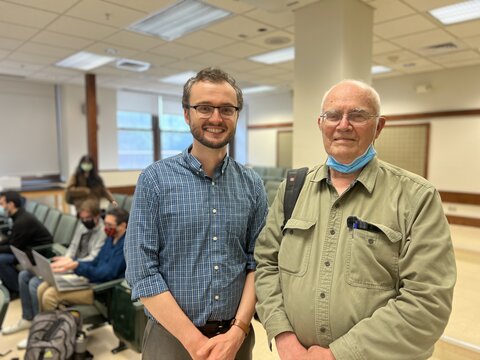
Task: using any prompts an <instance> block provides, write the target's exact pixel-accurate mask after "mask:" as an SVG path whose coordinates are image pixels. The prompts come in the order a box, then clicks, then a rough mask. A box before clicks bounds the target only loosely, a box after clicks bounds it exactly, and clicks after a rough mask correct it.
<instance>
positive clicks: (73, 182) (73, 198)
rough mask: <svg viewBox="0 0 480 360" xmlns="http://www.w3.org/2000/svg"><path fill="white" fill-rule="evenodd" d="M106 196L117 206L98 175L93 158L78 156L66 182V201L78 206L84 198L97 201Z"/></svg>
mask: <svg viewBox="0 0 480 360" xmlns="http://www.w3.org/2000/svg"><path fill="white" fill-rule="evenodd" d="M102 198H106V199H107V200H108V201H109V202H110V203H112V204H113V205H114V206H117V205H118V204H117V203H116V201H115V199H114V198H113V195H112V193H111V192H110V191H109V190H108V189H107V188H106V187H105V184H104V183H103V179H102V178H101V177H100V175H98V169H97V167H96V166H95V162H94V161H93V158H92V157H91V156H89V155H84V156H82V157H81V158H80V161H79V163H78V166H77V169H76V170H75V173H74V174H73V175H72V176H71V177H70V179H69V180H68V182H67V186H66V192H65V200H66V202H67V203H69V204H72V205H75V208H77V210H78V206H79V205H80V204H81V203H82V202H83V201H85V200H86V199H96V200H97V201H98V202H100V201H101V199H102Z"/></svg>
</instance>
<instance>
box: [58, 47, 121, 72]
mask: <svg viewBox="0 0 480 360" xmlns="http://www.w3.org/2000/svg"><path fill="white" fill-rule="evenodd" d="M114 60H115V58H114V57H112V56H103V55H97V54H93V53H89V52H86V51H80V52H78V53H76V54H74V55H72V56H69V57H67V58H66V59H63V60H61V61H59V62H57V63H56V64H55V65H56V66H61V67H66V68H72V69H78V70H85V71H88V70H92V69H95V68H97V67H100V66H102V65H105V64H108V63H109V62H112V61H114Z"/></svg>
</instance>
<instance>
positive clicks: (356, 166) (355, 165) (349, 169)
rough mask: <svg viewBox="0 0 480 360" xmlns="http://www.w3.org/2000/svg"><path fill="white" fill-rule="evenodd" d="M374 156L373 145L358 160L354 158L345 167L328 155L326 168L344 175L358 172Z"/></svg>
mask: <svg viewBox="0 0 480 360" xmlns="http://www.w3.org/2000/svg"><path fill="white" fill-rule="evenodd" d="M376 154H377V152H376V151H375V149H374V148H373V145H372V144H370V146H369V147H368V149H367V151H365V152H364V153H363V155H360V156H359V157H358V158H356V159H355V160H353V161H352V162H351V163H350V164H347V165H345V164H342V163H339V162H338V161H337V160H335V159H334V158H333V157H332V156H330V155H328V159H327V166H329V167H331V168H332V169H335V170H337V171H338V172H341V173H344V174H350V173H353V172H355V171H357V170H360V169H361V168H362V167H364V166H365V165H367V164H368V163H369V162H370V160H372V159H373V158H374V156H375V155H376Z"/></svg>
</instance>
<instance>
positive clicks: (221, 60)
mask: <svg viewBox="0 0 480 360" xmlns="http://www.w3.org/2000/svg"><path fill="white" fill-rule="evenodd" d="M187 60H188V61H193V62H194V63H198V64H203V65H205V66H219V65H222V64H225V63H228V62H232V61H233V60H235V58H234V57H232V56H227V55H222V54H217V53H214V52H207V53H203V54H200V55H195V56H192V57H189V58H188V59H187Z"/></svg>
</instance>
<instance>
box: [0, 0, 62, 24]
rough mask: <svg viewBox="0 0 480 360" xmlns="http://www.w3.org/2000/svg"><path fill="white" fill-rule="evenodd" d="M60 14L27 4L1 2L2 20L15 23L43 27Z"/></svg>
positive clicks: (0, 20)
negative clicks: (33, 7) (30, 6)
mask: <svg viewBox="0 0 480 360" xmlns="http://www.w3.org/2000/svg"><path fill="white" fill-rule="evenodd" d="M57 16H58V15H57V14H55V13H51V12H47V11H43V10H37V9H32V8H29V7H26V6H21V5H16V4H11V3H7V2H4V1H2V2H1V3H0V22H7V23H14V24H20V25H22V24H23V25H25V24H28V26H30V27H34V28H43V27H45V26H47V25H48V24H49V23H50V22H52V21H53V20H54V19H55V18H56V17H57Z"/></svg>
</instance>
